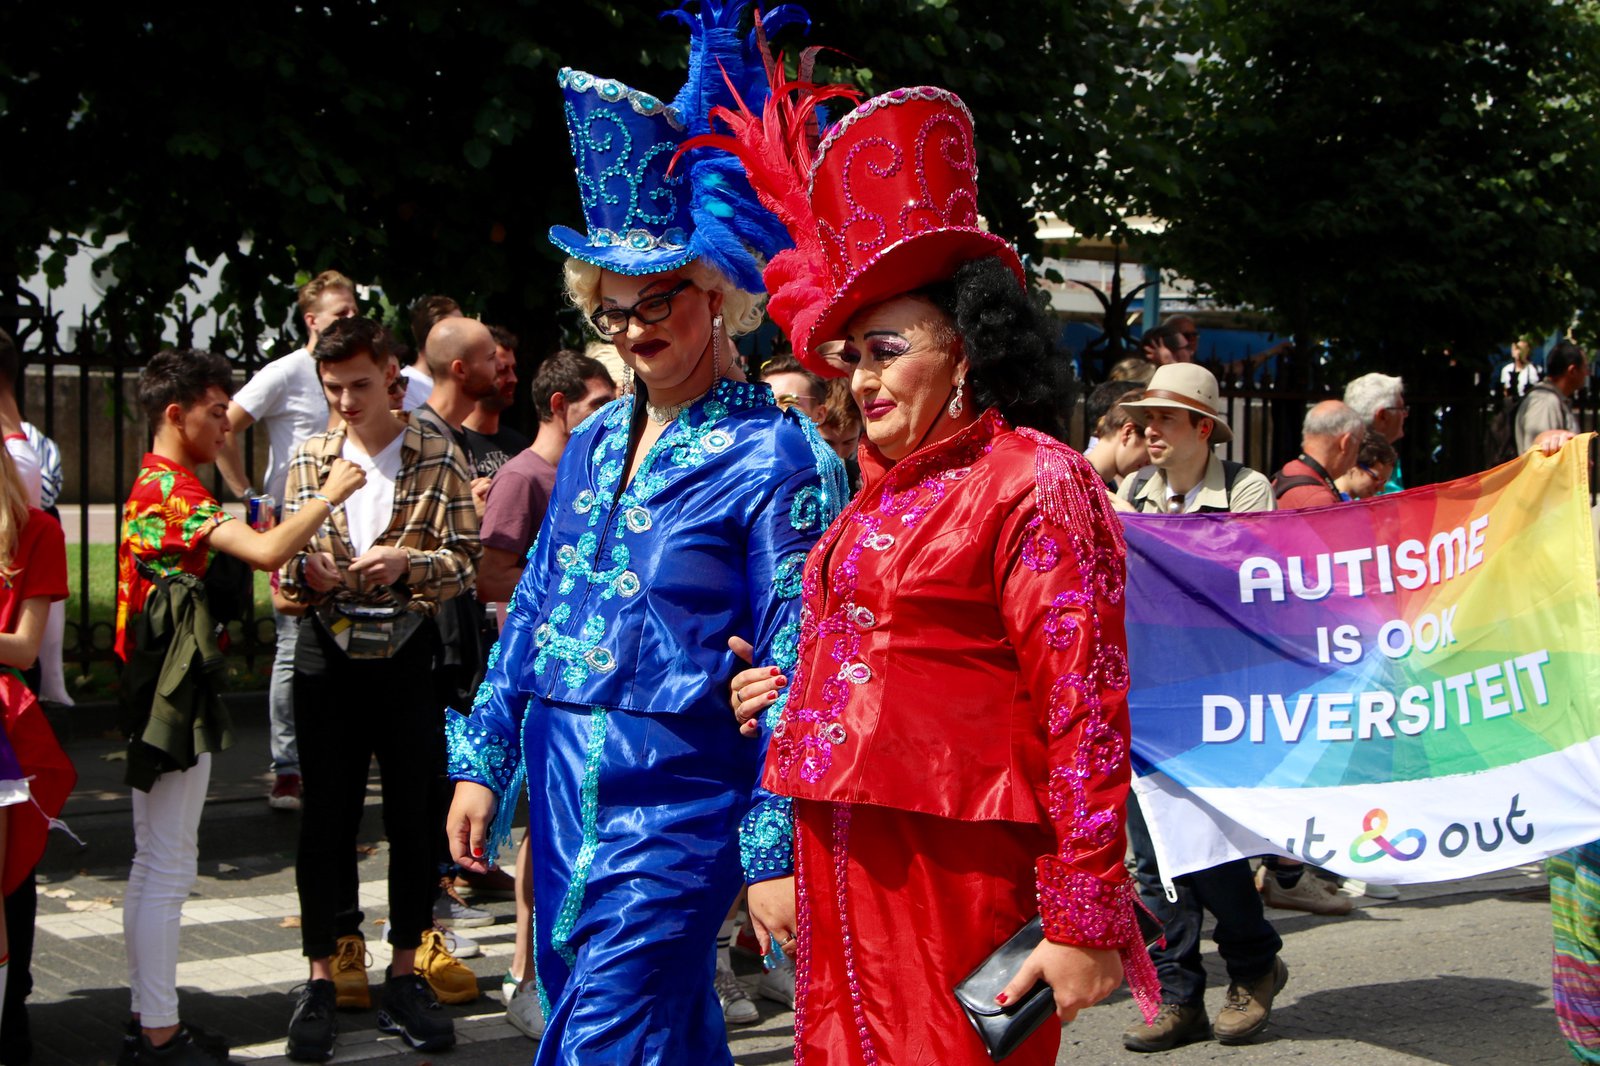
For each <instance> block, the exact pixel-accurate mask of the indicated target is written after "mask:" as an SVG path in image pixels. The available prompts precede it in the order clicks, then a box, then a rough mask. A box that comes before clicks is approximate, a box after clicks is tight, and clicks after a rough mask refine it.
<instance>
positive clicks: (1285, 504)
mask: <svg viewBox="0 0 1600 1066" xmlns="http://www.w3.org/2000/svg"><path fill="white" fill-rule="evenodd" d="M1366 436H1367V423H1366V420H1365V419H1364V418H1362V417H1361V415H1359V414H1357V413H1356V411H1355V409H1354V408H1352V407H1350V406H1349V405H1348V404H1346V403H1344V402H1343V401H1341V400H1323V401H1322V402H1321V403H1319V404H1317V405H1316V406H1314V407H1312V408H1311V410H1309V411H1307V412H1306V420H1305V422H1304V423H1302V425H1301V428H1300V455H1299V458H1296V459H1293V460H1291V461H1290V462H1287V463H1285V464H1284V465H1283V469H1282V470H1280V471H1278V473H1277V475H1276V476H1275V477H1274V478H1273V479H1272V494H1273V495H1274V496H1276V497H1277V500H1278V508H1279V509H1280V510H1293V509H1296V508H1300V507H1326V506H1328V505H1329V504H1335V503H1342V502H1343V501H1344V497H1343V496H1341V495H1340V494H1339V486H1338V485H1336V484H1334V482H1335V481H1337V480H1338V479H1339V478H1342V477H1344V475H1345V474H1347V473H1349V472H1350V469H1351V468H1352V467H1353V466H1355V465H1356V456H1357V455H1358V454H1360V452H1361V442H1362V441H1363V440H1365V439H1366Z"/></svg>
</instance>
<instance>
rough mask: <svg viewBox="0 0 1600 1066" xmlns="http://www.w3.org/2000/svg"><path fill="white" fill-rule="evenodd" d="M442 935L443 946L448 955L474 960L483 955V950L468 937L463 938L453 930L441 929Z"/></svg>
mask: <svg viewBox="0 0 1600 1066" xmlns="http://www.w3.org/2000/svg"><path fill="white" fill-rule="evenodd" d="M439 932H441V933H443V934H444V946H445V947H446V948H447V949H448V950H449V952H450V954H452V955H454V956H455V957H456V958H458V959H475V958H477V957H478V956H480V955H482V954H483V948H481V947H479V946H478V942H477V941H476V940H473V939H472V938H471V937H469V936H463V935H462V934H460V933H458V932H456V931H455V930H454V929H441V930H439Z"/></svg>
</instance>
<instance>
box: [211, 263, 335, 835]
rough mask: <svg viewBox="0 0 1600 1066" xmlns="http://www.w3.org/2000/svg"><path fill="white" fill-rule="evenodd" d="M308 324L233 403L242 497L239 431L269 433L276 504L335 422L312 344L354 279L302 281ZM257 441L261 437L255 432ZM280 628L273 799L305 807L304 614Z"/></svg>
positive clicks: (270, 487)
mask: <svg viewBox="0 0 1600 1066" xmlns="http://www.w3.org/2000/svg"><path fill="white" fill-rule="evenodd" d="M295 306H296V308H297V309H298V311H299V314H300V321H301V323H302V324H303V325H304V326H305V330H306V344H305V347H304V348H299V349H297V350H295V351H293V352H290V353H289V354H288V355H285V356H283V357H282V358H281V359H274V360H272V361H271V362H270V363H268V364H267V365H266V366H264V367H262V368H261V369H260V370H258V371H256V374H255V376H254V377H252V378H251V379H250V380H249V381H247V382H245V384H244V387H243V388H241V389H240V390H239V391H238V392H236V393H234V396H233V400H232V401H231V402H230V403H229V404H228V425H229V433H228V440H227V442H226V444H225V445H224V446H223V449H222V451H221V452H219V453H218V454H217V469H218V470H219V471H220V472H221V473H222V478H223V480H224V481H226V482H227V483H228V488H229V489H231V490H232V491H233V493H234V494H235V495H236V496H238V497H239V498H240V499H247V498H249V497H251V496H254V495H256V490H255V488H254V487H253V486H252V485H251V484H250V473H249V471H247V470H246V469H245V466H244V459H243V456H242V454H241V452H240V448H239V438H240V437H241V436H242V435H243V433H244V431H245V430H246V429H248V428H249V427H250V426H252V425H258V426H259V427H260V429H258V430H257V433H258V434H259V432H260V430H262V429H264V430H266V433H267V470H266V476H265V477H264V478H263V479H262V482H261V485H262V488H263V489H265V490H266V492H267V494H268V495H270V496H271V497H272V498H273V499H274V500H276V501H277V506H278V507H282V506H283V486H284V481H285V480H286V479H287V477H288V474H289V457H290V456H291V455H293V454H294V450H295V448H296V447H297V446H299V444H300V442H301V441H303V440H305V439H306V438H307V437H309V436H311V435H312V434H313V433H320V432H322V431H323V430H325V429H327V428H328V426H329V422H330V418H329V414H328V401H327V400H326V399H324V398H323V395H322V383H321V382H320V381H318V380H317V366H316V363H315V362H314V361H313V360H312V358H311V349H313V348H315V347H316V346H317V339H318V338H319V337H321V336H322V331H323V330H325V329H327V328H328V327H329V326H331V325H333V323H335V322H338V321H339V320H340V319H345V318H351V317H353V316H354V315H355V313H356V287H355V283H354V282H352V281H351V280H350V279H349V278H347V277H345V276H344V275H343V274H341V273H339V272H338V271H337V270H324V271H323V272H322V273H320V274H318V275H317V276H316V277H314V278H312V279H311V280H310V281H308V282H306V283H305V284H304V285H302V286H301V287H300V292H299V293H298V294H297V296H296V299H295ZM256 439H257V440H258V441H259V440H260V437H259V436H257V438H256ZM272 617H273V622H274V627H275V629H276V632H277V639H276V642H275V645H276V646H275V649H274V652H273V656H272V683H271V685H270V686H269V688H268V689H267V711H268V715H269V716H270V718H271V721H272V731H271V733H270V734H269V735H268V740H269V746H270V747H271V750H272V773H273V782H272V791H271V792H270V793H268V795H267V803H268V805H269V806H271V807H272V808H273V809H274V810H279V811H297V810H299V809H300V756H299V753H298V752H297V751H296V750H295V740H294V702H293V701H294V645H295V640H296V637H297V635H298V634H299V632H300V617H299V615H297V614H290V613H288V612H285V611H280V610H274V611H273V612H272Z"/></svg>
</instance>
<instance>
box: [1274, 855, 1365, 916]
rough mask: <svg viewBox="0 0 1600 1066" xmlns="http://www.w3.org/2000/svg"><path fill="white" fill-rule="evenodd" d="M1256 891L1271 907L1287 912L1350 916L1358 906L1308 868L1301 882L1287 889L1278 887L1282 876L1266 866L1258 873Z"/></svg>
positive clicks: (1301, 875)
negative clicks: (1279, 876) (1352, 910)
mask: <svg viewBox="0 0 1600 1066" xmlns="http://www.w3.org/2000/svg"><path fill="white" fill-rule="evenodd" d="M1256 890H1257V891H1258V892H1260V893H1261V901H1262V902H1263V903H1265V904H1266V905H1267V906H1269V907H1277V908H1279V909H1280V910H1286V911H1308V912H1310V913H1311V914H1349V913H1350V910H1351V908H1353V907H1354V906H1355V905H1356V901H1355V900H1353V899H1351V898H1350V897H1349V896H1341V895H1340V894H1339V890H1338V889H1337V888H1336V887H1334V885H1333V883H1332V882H1331V881H1324V880H1323V879H1322V878H1320V877H1318V876H1317V875H1316V874H1314V873H1312V872H1311V871H1310V870H1309V869H1306V868H1302V869H1301V871H1300V880H1298V881H1296V882H1295V883H1294V885H1293V886H1292V887H1289V888H1284V887H1283V886H1282V885H1280V884H1278V875H1277V874H1276V873H1274V872H1273V871H1271V870H1269V869H1267V868H1266V867H1265V866H1262V867H1261V868H1260V869H1258V870H1257V871H1256Z"/></svg>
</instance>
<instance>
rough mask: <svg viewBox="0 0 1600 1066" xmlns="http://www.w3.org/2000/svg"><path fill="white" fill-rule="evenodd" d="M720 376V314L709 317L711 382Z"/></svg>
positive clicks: (716, 380)
mask: <svg viewBox="0 0 1600 1066" xmlns="http://www.w3.org/2000/svg"><path fill="white" fill-rule="evenodd" d="M721 377H722V315H721V314H717V315H714V316H712V318H711V384H713V385H715V384H716V383H717V382H718V380H720V379H721Z"/></svg>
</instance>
